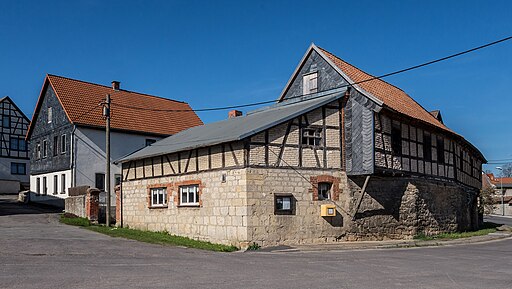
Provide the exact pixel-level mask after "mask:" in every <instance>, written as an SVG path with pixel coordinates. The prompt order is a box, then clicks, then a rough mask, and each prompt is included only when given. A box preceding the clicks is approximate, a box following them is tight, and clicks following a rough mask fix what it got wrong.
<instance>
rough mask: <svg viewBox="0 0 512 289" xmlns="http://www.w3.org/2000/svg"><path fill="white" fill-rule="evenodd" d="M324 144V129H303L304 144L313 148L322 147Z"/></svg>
mask: <svg viewBox="0 0 512 289" xmlns="http://www.w3.org/2000/svg"><path fill="white" fill-rule="evenodd" d="M321 143H322V129H320V128H303V129H302V144H303V145H311V146H320V145H321Z"/></svg>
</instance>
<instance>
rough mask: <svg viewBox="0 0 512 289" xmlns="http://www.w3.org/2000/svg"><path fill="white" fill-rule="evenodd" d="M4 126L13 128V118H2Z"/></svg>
mask: <svg viewBox="0 0 512 289" xmlns="http://www.w3.org/2000/svg"><path fill="white" fill-rule="evenodd" d="M2 126H3V127H11V117H10V116H8V115H4V116H2Z"/></svg>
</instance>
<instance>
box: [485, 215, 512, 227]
mask: <svg viewBox="0 0 512 289" xmlns="http://www.w3.org/2000/svg"><path fill="white" fill-rule="evenodd" d="M484 220H485V221H486V222H493V223H496V224H503V225H508V226H512V217H501V216H497V215H492V216H485V217H484Z"/></svg>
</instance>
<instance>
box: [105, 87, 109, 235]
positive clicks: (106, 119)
mask: <svg viewBox="0 0 512 289" xmlns="http://www.w3.org/2000/svg"><path fill="white" fill-rule="evenodd" d="M103 115H104V116H105V122H106V124H105V132H106V135H105V140H106V141H105V146H106V147H105V152H106V161H107V164H106V165H107V166H106V170H105V179H106V181H105V182H106V186H105V193H106V194H107V209H106V216H105V220H106V223H107V224H106V225H107V227H110V94H107V100H106V101H105V106H104V107H103Z"/></svg>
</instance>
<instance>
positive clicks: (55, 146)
mask: <svg viewBox="0 0 512 289" xmlns="http://www.w3.org/2000/svg"><path fill="white" fill-rule="evenodd" d="M58 154H59V137H58V136H54V137H53V156H56V155H58Z"/></svg>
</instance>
